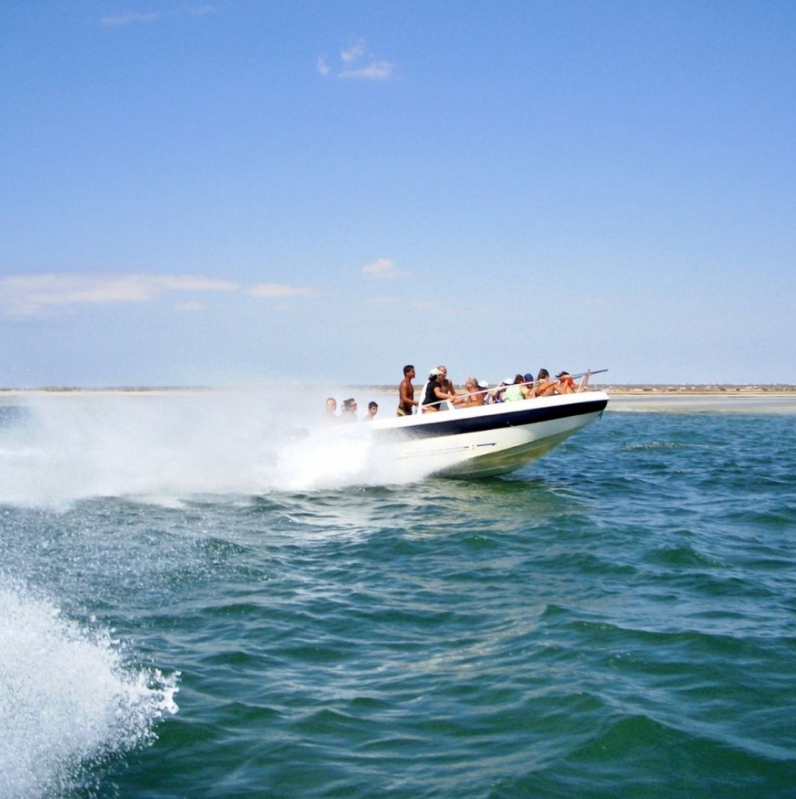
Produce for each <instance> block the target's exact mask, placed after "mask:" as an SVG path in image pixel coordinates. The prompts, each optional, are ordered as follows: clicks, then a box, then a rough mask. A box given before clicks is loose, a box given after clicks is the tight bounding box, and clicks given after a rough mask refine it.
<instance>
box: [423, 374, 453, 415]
mask: <svg viewBox="0 0 796 799" xmlns="http://www.w3.org/2000/svg"><path fill="white" fill-rule="evenodd" d="M442 376H443V373H442V371H441V370H439V369H432V370H431V371H430V372H429V375H428V383H426V385H425V393H424V395H423V401H422V402H421V404H420V407H421V409H422V411H423V413H429V412H431V413H433V412H435V411H439V410H441V404H442V403H443V402H444V401H445V400H451V401H452V400H453V398H454V395H453V394H451V393H449V392H448V391H446V390H445V389H444V388H443V387H442Z"/></svg>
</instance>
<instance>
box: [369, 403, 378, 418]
mask: <svg viewBox="0 0 796 799" xmlns="http://www.w3.org/2000/svg"><path fill="white" fill-rule="evenodd" d="M378 410H379V403H378V402H374V401H373V400H371V401H370V402H369V403H368V413H369V414H370V415H371V416H375V415H376V413H377V412H378Z"/></svg>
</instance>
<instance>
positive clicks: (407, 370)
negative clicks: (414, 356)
mask: <svg viewBox="0 0 796 799" xmlns="http://www.w3.org/2000/svg"><path fill="white" fill-rule="evenodd" d="M410 372H411V374H410ZM414 376H415V367H414V366H412V364H411V363H408V364H407V365H406V366H404V377H408V378H412V377H414Z"/></svg>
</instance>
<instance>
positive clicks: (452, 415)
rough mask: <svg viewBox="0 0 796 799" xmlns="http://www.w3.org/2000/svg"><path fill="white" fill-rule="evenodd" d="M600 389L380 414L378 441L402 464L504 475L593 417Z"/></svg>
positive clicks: (601, 398) (603, 399)
mask: <svg viewBox="0 0 796 799" xmlns="http://www.w3.org/2000/svg"><path fill="white" fill-rule="evenodd" d="M607 404H608V395H607V394H605V393H604V392H601V391H590V392H586V393H582V394H565V395H555V396H553V397H545V398H540V399H531V400H522V401H520V402H507V403H501V404H498V405H487V406H483V407H476V408H463V409H461V410H449V411H439V412H438V413H427V414H422V415H416V416H407V417H394V418H390V419H381V420H378V421H374V422H373V423H372V427H371V432H372V433H373V434H374V435H375V436H376V440H377V442H378V443H380V444H382V445H383V446H385V447H387V448H388V449H389V457H390V458H391V459H394V460H395V461H396V462H397V463H399V464H406V466H407V469H412V470H416V471H419V472H422V473H423V474H438V475H443V476H446V477H489V476H492V475H500V474H507V473H508V472H512V471H514V470H516V469H519V468H520V467H521V466H524V465H525V464H526V463H529V462H531V461H533V460H535V459H536V458H539V457H540V456H542V455H544V454H545V453H546V452H548V451H549V450H551V449H552V448H553V447H556V446H558V444H560V443H561V442H562V441H564V440H565V439H567V438H569V436H571V435H572V434H573V433H575V432H577V431H578V430H580V429H581V428H582V427H585V426H586V425H588V424H591V422H593V421H595V420H596V419H599V418H600V416H601V415H602V412H603V410H604V409H605V407H606V405H607Z"/></svg>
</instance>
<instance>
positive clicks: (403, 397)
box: [396, 364, 420, 416]
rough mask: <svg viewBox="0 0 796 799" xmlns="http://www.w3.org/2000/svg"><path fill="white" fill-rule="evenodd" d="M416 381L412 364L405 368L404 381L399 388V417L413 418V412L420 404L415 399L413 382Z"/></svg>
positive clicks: (397, 412)
mask: <svg viewBox="0 0 796 799" xmlns="http://www.w3.org/2000/svg"><path fill="white" fill-rule="evenodd" d="M414 379H415V367H414V366H412V365H411V364H409V365H407V366H404V379H403V380H402V381H401V385H400V386H398V410H397V411H396V415H397V416H411V415H412V410H413V408H414V407H415V406H416V405H419V404H420V403H419V402H418V401H417V400H416V399H415V387H414V386H413V385H412V381H413V380H414Z"/></svg>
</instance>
